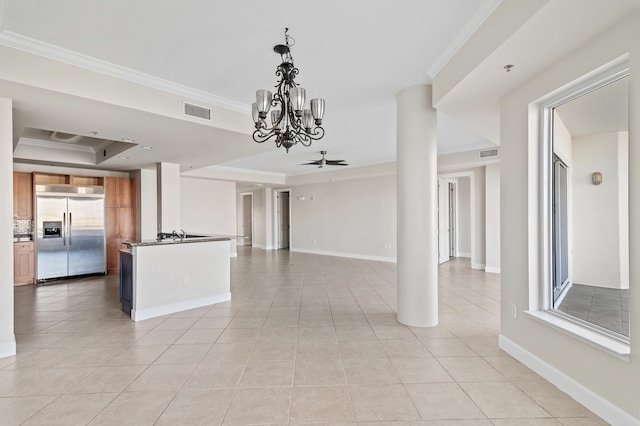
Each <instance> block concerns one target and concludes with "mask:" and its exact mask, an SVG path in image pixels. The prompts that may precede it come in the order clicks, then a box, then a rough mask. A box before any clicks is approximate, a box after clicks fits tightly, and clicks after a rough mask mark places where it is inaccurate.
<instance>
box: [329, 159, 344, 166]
mask: <svg viewBox="0 0 640 426" xmlns="http://www.w3.org/2000/svg"><path fill="white" fill-rule="evenodd" d="M344 162H345V161H344V160H327V164H331V165H334V166H335V165H341V163H344Z"/></svg>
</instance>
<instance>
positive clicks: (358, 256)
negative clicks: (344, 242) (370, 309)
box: [289, 247, 398, 263]
mask: <svg viewBox="0 0 640 426" xmlns="http://www.w3.org/2000/svg"><path fill="white" fill-rule="evenodd" d="M289 251H291V252H297V253H308V254H319V255H322V256H335V257H346V258H349V259H362V260H375V261H378V262H391V263H396V262H397V261H398V259H397V258H395V257H384V256H370V255H366V254H355V253H341V252H335V251H324V250H308V249H301V248H292V247H290V248H289Z"/></svg>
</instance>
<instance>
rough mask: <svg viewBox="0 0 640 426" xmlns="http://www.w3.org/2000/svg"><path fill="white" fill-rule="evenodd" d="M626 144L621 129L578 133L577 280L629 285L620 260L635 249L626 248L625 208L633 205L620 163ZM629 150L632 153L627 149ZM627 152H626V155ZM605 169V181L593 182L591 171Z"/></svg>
mask: <svg viewBox="0 0 640 426" xmlns="http://www.w3.org/2000/svg"><path fill="white" fill-rule="evenodd" d="M619 151H620V144H619V141H618V134H617V133H609V134H605V135H591V136H584V137H580V138H574V139H573V167H572V168H571V189H572V200H571V204H572V213H573V214H572V215H571V227H572V233H571V240H572V244H571V247H572V259H571V260H572V269H571V270H572V276H571V281H572V282H573V283H576V284H585V285H592V286H598V287H609V288H629V281H628V278H627V281H626V282H622V281H621V276H620V271H621V268H620V262H621V258H622V257H626V258H627V259H628V257H629V253H628V252H625V253H621V252H620V247H621V246H620V244H621V239H622V238H628V237H627V234H625V235H621V234H620V226H621V224H620V213H619V212H620V210H621V208H624V209H625V210H626V209H627V208H628V202H627V199H626V197H625V199H624V200H620V190H619V186H620V185H619V182H620V181H621V180H623V181H625V182H626V181H627V179H628V175H627V173H626V171H625V170H623V171H622V172H623V175H620V172H621V171H620V168H619V164H618V163H619ZM625 154H626V153H625ZM625 157H626V155H625ZM593 172H600V173H602V175H603V179H602V184H600V185H597V186H596V185H593V184H592V183H591V174H592V173H593Z"/></svg>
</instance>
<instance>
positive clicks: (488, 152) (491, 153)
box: [480, 148, 498, 158]
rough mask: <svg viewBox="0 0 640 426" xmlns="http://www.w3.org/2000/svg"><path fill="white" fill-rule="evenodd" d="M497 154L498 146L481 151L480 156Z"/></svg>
mask: <svg viewBox="0 0 640 426" xmlns="http://www.w3.org/2000/svg"><path fill="white" fill-rule="evenodd" d="M497 156H498V148H493V149H485V150H482V151H480V158H487V157H497Z"/></svg>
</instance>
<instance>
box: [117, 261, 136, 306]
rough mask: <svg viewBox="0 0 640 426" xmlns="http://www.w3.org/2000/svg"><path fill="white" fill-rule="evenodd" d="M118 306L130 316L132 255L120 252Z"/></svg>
mask: <svg viewBox="0 0 640 426" xmlns="http://www.w3.org/2000/svg"><path fill="white" fill-rule="evenodd" d="M119 254H120V304H121V305H122V310H123V311H124V312H126V313H127V314H129V315H131V308H132V307H133V255H132V254H131V252H129V251H125V250H120V251H119Z"/></svg>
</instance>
